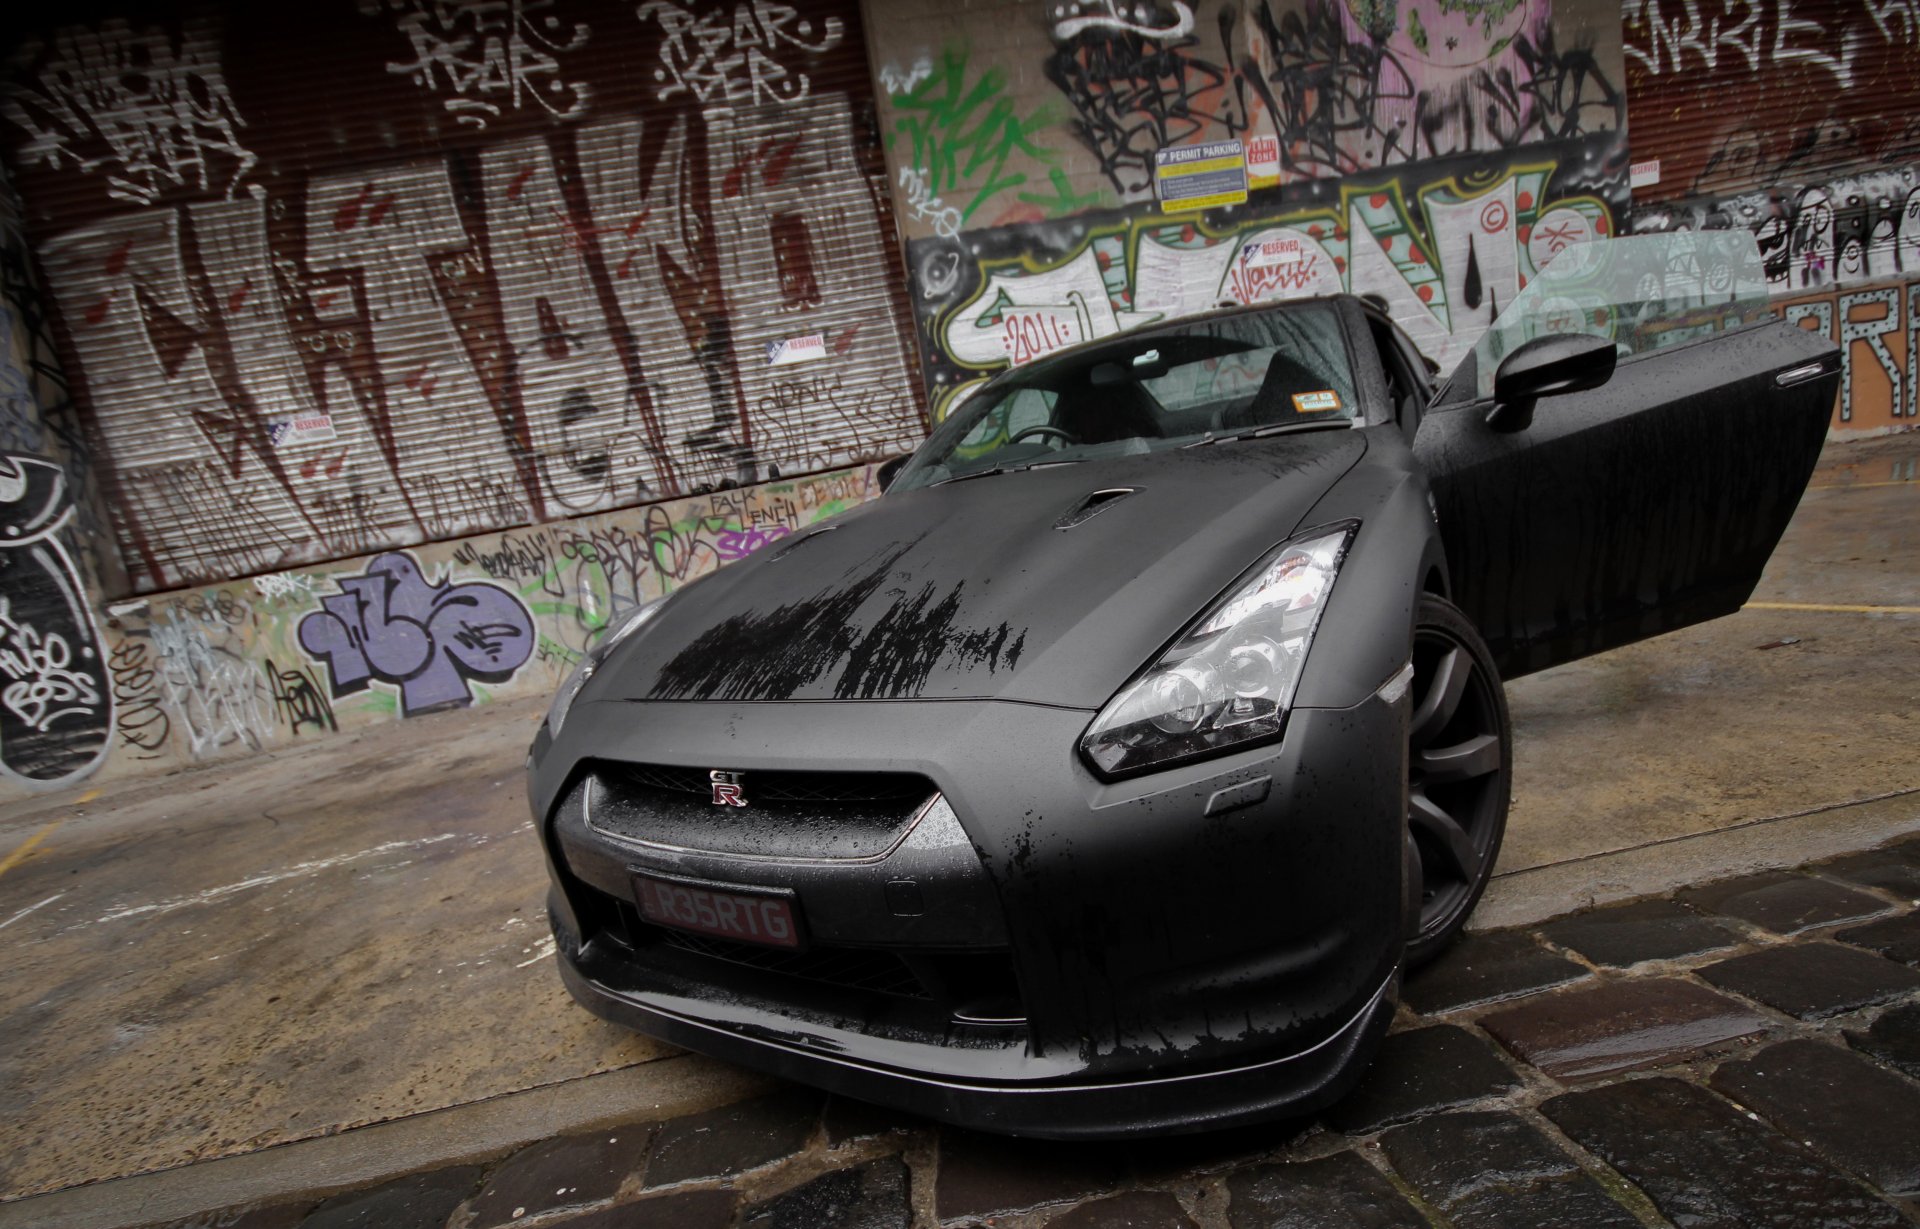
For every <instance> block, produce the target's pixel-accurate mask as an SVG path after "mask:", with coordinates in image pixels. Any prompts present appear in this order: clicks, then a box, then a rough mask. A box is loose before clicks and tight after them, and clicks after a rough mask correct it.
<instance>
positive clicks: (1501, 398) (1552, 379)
mask: <svg viewBox="0 0 1920 1229" xmlns="http://www.w3.org/2000/svg"><path fill="white" fill-rule="evenodd" d="M1618 357H1619V353H1618V351H1616V350H1615V349H1614V346H1613V342H1611V341H1610V340H1608V339H1607V338H1605V337H1591V336H1588V335H1587V334H1585V333H1553V334H1550V335H1548V336H1546V337H1536V338H1534V339H1533V340H1532V341H1530V342H1527V343H1526V344H1525V345H1522V346H1521V347H1519V348H1518V349H1516V350H1515V351H1514V352H1513V353H1512V354H1509V355H1507V357H1506V358H1504V359H1502V360H1501V361H1500V367H1499V369H1498V370H1496V371H1495V372H1494V373H1493V408H1492V409H1491V410H1488V411H1487V425H1488V426H1489V427H1492V428H1493V429H1494V430H1495V431H1524V430H1526V428H1527V427H1528V426H1530V425H1531V424H1532V422H1533V403H1534V402H1535V401H1537V400H1539V399H1540V398H1541V397H1557V396H1560V395H1561V394H1562V393H1577V392H1580V391H1582V390H1584V389H1589V388H1599V387H1600V386H1601V385H1602V384H1605V383H1606V382H1607V381H1608V380H1609V379H1611V378H1613V365H1614V362H1615V361H1616V360H1617V359H1618Z"/></svg>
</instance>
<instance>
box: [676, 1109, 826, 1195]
mask: <svg viewBox="0 0 1920 1229" xmlns="http://www.w3.org/2000/svg"><path fill="white" fill-rule="evenodd" d="M820 1101H821V1097H820V1094H819V1093H817V1092H814V1091H812V1090H810V1089H799V1088H796V1089H790V1090H787V1091H785V1092H777V1093H774V1094H773V1095H772V1096H768V1097H760V1098H757V1099H755V1100H752V1101H743V1102H741V1103H740V1104H738V1105H728V1106H722V1107H721V1108H719V1109H714V1110H707V1111H706V1112H704V1113H700V1114H689V1115H687V1116H686V1117H684V1118H675V1119H674V1120H672V1121H671V1122H668V1123H667V1124H666V1125H664V1126H662V1127H661V1128H660V1133H659V1134H658V1135H656V1136H655V1137H654V1141H653V1155H652V1157H651V1158H649V1160H648V1161H647V1181H646V1185H647V1186H649V1187H655V1186H671V1185H672V1184H674V1183H676V1182H691V1181H696V1180H698V1179H700V1178H721V1177H732V1176H733V1175H735V1174H739V1173H743V1172H745V1171H746V1170H749V1169H756V1168H758V1167H759V1166H761V1165H766V1164H769V1163H770V1162H773V1161H777V1160H780V1159H781V1158H782V1157H788V1156H792V1155H793V1154H794V1153H796V1152H798V1151H800V1148H801V1146H802V1145H804V1144H805V1143H806V1142H807V1136H809V1135H811V1134H812V1133H813V1124H814V1120H815V1119H816V1118H818V1117H819V1116H820Z"/></svg>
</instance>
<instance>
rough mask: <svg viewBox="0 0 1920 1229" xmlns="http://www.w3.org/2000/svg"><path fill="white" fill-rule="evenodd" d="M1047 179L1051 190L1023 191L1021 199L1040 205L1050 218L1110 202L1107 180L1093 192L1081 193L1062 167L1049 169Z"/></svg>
mask: <svg viewBox="0 0 1920 1229" xmlns="http://www.w3.org/2000/svg"><path fill="white" fill-rule="evenodd" d="M1047 180H1048V184H1049V186H1051V187H1052V189H1053V191H1051V192H1022V193H1020V194H1019V195H1020V200H1021V201H1022V202H1024V203H1026V204H1028V205H1038V206H1039V207H1040V208H1041V209H1042V210H1044V211H1045V212H1046V215H1047V216H1048V217H1050V218H1058V217H1063V216H1065V215H1066V214H1070V213H1079V212H1081V211H1082V210H1086V209H1098V208H1100V207H1101V206H1102V205H1105V204H1107V203H1108V201H1109V200H1110V199H1111V193H1109V192H1108V191H1107V186H1106V182H1105V181H1104V180H1103V181H1101V183H1100V186H1098V187H1097V188H1095V189H1094V190H1093V191H1092V192H1087V193H1084V194H1083V193H1079V192H1075V191H1074V190H1073V184H1072V183H1071V182H1070V181H1069V180H1068V179H1067V172H1066V171H1065V169H1063V168H1061V167H1057V166H1056V167H1052V168H1050V169H1049V170H1048V171H1047Z"/></svg>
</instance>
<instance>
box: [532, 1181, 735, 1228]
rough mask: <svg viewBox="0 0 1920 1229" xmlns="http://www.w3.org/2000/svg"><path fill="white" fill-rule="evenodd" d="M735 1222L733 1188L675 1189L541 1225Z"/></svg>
mask: <svg viewBox="0 0 1920 1229" xmlns="http://www.w3.org/2000/svg"><path fill="white" fill-rule="evenodd" d="M732 1224H733V1192H732V1191H730V1190H729V1191H674V1192H672V1193H671V1194H666V1195H649V1196H647V1197H646V1198H644V1199H636V1200H634V1201H633V1202H632V1203H618V1204H615V1205H614V1206H612V1207H610V1208H600V1209H597V1210H595V1211H592V1212H588V1213H585V1214H584V1215H581V1216H573V1217H562V1218H560V1219H559V1220H550V1221H543V1222H542V1229H545V1226H547V1225H552V1226H555V1227H556V1229H558V1227H559V1226H563V1225H564V1226H565V1227H566V1229H728V1226H730V1225H732Z"/></svg>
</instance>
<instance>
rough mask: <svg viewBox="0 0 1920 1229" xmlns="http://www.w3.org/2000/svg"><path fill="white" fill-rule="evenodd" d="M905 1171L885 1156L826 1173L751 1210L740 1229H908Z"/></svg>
mask: <svg viewBox="0 0 1920 1229" xmlns="http://www.w3.org/2000/svg"><path fill="white" fill-rule="evenodd" d="M912 1221H913V1209H912V1208H911V1207H909V1206H908V1204H907V1167H906V1165H905V1164H903V1163H902V1162H901V1160H900V1158H899V1157H897V1156H889V1157H882V1158H880V1159H879V1160H877V1161H869V1162H867V1163H866V1164H865V1165H858V1166H855V1167H854V1168H852V1169H838V1170H835V1171H833V1172H832V1173H828V1174H822V1175H821V1176H820V1177H818V1178H815V1179H814V1180H813V1181H811V1182H809V1183H807V1184H806V1185H804V1186H799V1187H795V1188H794V1189H793V1190H790V1191H788V1192H787V1193H786V1194H784V1195H778V1196H775V1197H774V1198H772V1199H769V1200H767V1201H766V1202H765V1203H760V1204H755V1205H754V1206H753V1207H750V1208H748V1209H747V1211H746V1214H745V1216H744V1217H743V1218H742V1229H907V1226H908V1225H909V1224H911V1223H912Z"/></svg>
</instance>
